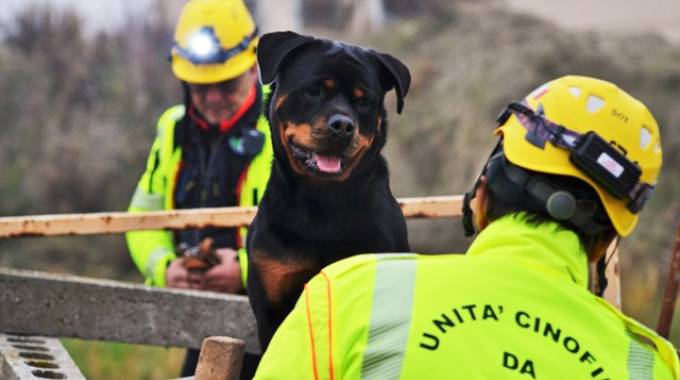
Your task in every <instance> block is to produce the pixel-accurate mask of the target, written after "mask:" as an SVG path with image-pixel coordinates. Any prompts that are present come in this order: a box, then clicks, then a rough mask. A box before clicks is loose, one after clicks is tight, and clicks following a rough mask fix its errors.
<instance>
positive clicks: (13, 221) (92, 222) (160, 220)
mask: <svg viewBox="0 0 680 380" xmlns="http://www.w3.org/2000/svg"><path fill="white" fill-rule="evenodd" d="M462 199H463V197H462V196H440V197H424V198H401V199H399V204H400V205H401V207H402V210H403V212H404V216H405V217H406V218H447V217H456V216H460V215H461V208H462ZM256 212H257V208H256V207H248V208H239V207H220V208H202V209H188V210H173V211H154V212H143V213H127V212H105V213H91V214H62V215H34V216H14V217H3V218H0V238H11V237H21V236H62V235H90V234H112V233H121V232H126V231H134V230H155V229H169V230H179V229H186V228H207V227H241V226H247V225H248V224H250V222H251V221H252V220H253V218H254V217H255V213H256Z"/></svg>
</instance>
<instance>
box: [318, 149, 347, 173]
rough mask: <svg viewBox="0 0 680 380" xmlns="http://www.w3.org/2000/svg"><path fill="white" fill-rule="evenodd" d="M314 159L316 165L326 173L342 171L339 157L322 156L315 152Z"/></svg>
mask: <svg viewBox="0 0 680 380" xmlns="http://www.w3.org/2000/svg"><path fill="white" fill-rule="evenodd" d="M312 157H313V158H314V161H316V166H317V167H318V168H319V170H321V171H322V172H324V173H338V172H339V171H340V158H339V157H328V156H322V155H320V154H316V153H314V154H313V156H312Z"/></svg>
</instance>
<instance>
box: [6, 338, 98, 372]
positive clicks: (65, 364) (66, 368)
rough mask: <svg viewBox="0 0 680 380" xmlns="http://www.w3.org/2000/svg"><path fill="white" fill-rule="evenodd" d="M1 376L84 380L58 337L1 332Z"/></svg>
mask: <svg viewBox="0 0 680 380" xmlns="http://www.w3.org/2000/svg"><path fill="white" fill-rule="evenodd" d="M0 378H1V379H4V380H24V379H32V380H35V379H65V380H85V376H83V374H82V373H81V372H80V370H79V369H78V367H76V365H75V363H74V362H73V360H72V359H71V357H70V356H69V354H68V352H66V350H65V349H64V346H62V344H61V342H60V341H59V340H58V339H54V338H48V337H44V336H29V335H13V334H2V333H0Z"/></svg>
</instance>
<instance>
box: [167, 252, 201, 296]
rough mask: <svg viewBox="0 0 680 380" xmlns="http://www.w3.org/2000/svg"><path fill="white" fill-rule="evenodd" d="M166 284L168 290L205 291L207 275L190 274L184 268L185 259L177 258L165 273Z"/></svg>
mask: <svg viewBox="0 0 680 380" xmlns="http://www.w3.org/2000/svg"><path fill="white" fill-rule="evenodd" d="M165 283H166V285H167V287H168V288H180V289H204V287H205V275H204V274H203V273H197V272H189V271H188V270H187V268H185V267H184V258H177V259H175V260H173V261H171V262H170V265H169V266H168V269H167V270H166V271H165Z"/></svg>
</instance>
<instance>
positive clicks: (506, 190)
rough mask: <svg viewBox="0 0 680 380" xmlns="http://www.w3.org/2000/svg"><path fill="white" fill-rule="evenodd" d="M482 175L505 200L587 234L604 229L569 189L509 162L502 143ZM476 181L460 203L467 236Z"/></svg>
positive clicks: (496, 193) (472, 231)
mask: <svg viewBox="0 0 680 380" xmlns="http://www.w3.org/2000/svg"><path fill="white" fill-rule="evenodd" d="M482 175H486V176H487V178H488V179H489V181H488V186H489V190H490V191H491V192H493V194H494V195H495V196H497V197H498V198H500V199H502V200H504V201H506V202H508V203H513V204H518V203H522V204H524V205H525V207H526V208H527V209H528V210H529V211H535V212H546V213H547V214H548V215H549V216H550V217H551V218H553V219H555V220H557V221H560V222H563V223H566V224H568V225H570V226H572V227H574V228H576V229H578V230H579V231H581V232H583V233H585V234H586V235H597V234H598V233H600V232H603V231H605V230H606V229H607V226H606V225H604V224H601V223H598V222H597V221H596V220H595V218H594V215H592V211H591V210H588V209H587V208H586V207H584V206H583V205H580V204H579V202H577V200H576V197H574V195H573V194H572V193H571V192H570V191H568V190H565V189H562V188H560V187H558V186H556V185H555V184H554V183H552V182H551V181H550V180H549V179H548V178H546V177H545V176H543V175H541V174H538V173H533V172H530V171H528V170H525V169H523V168H521V167H519V166H517V165H514V164H512V163H511V162H510V161H508V159H507V158H506V157H505V155H504V154H503V148H502V145H501V144H499V146H498V147H497V148H496V149H495V150H494V154H493V155H492V156H491V158H490V159H489V161H488V163H487V164H486V167H485V168H484V170H483V171H482V173H481V174H480V178H481V176H482ZM479 181H480V180H479V179H477V181H475V185H474V187H473V189H472V190H471V191H469V192H467V193H466V194H465V199H464V202H463V219H464V220H463V227H464V228H465V232H466V236H471V235H472V234H474V225H473V223H472V209H471V208H470V206H469V202H470V201H471V200H472V198H473V197H474V192H475V191H476V190H477V187H478V186H479ZM470 232H471V233H470Z"/></svg>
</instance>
